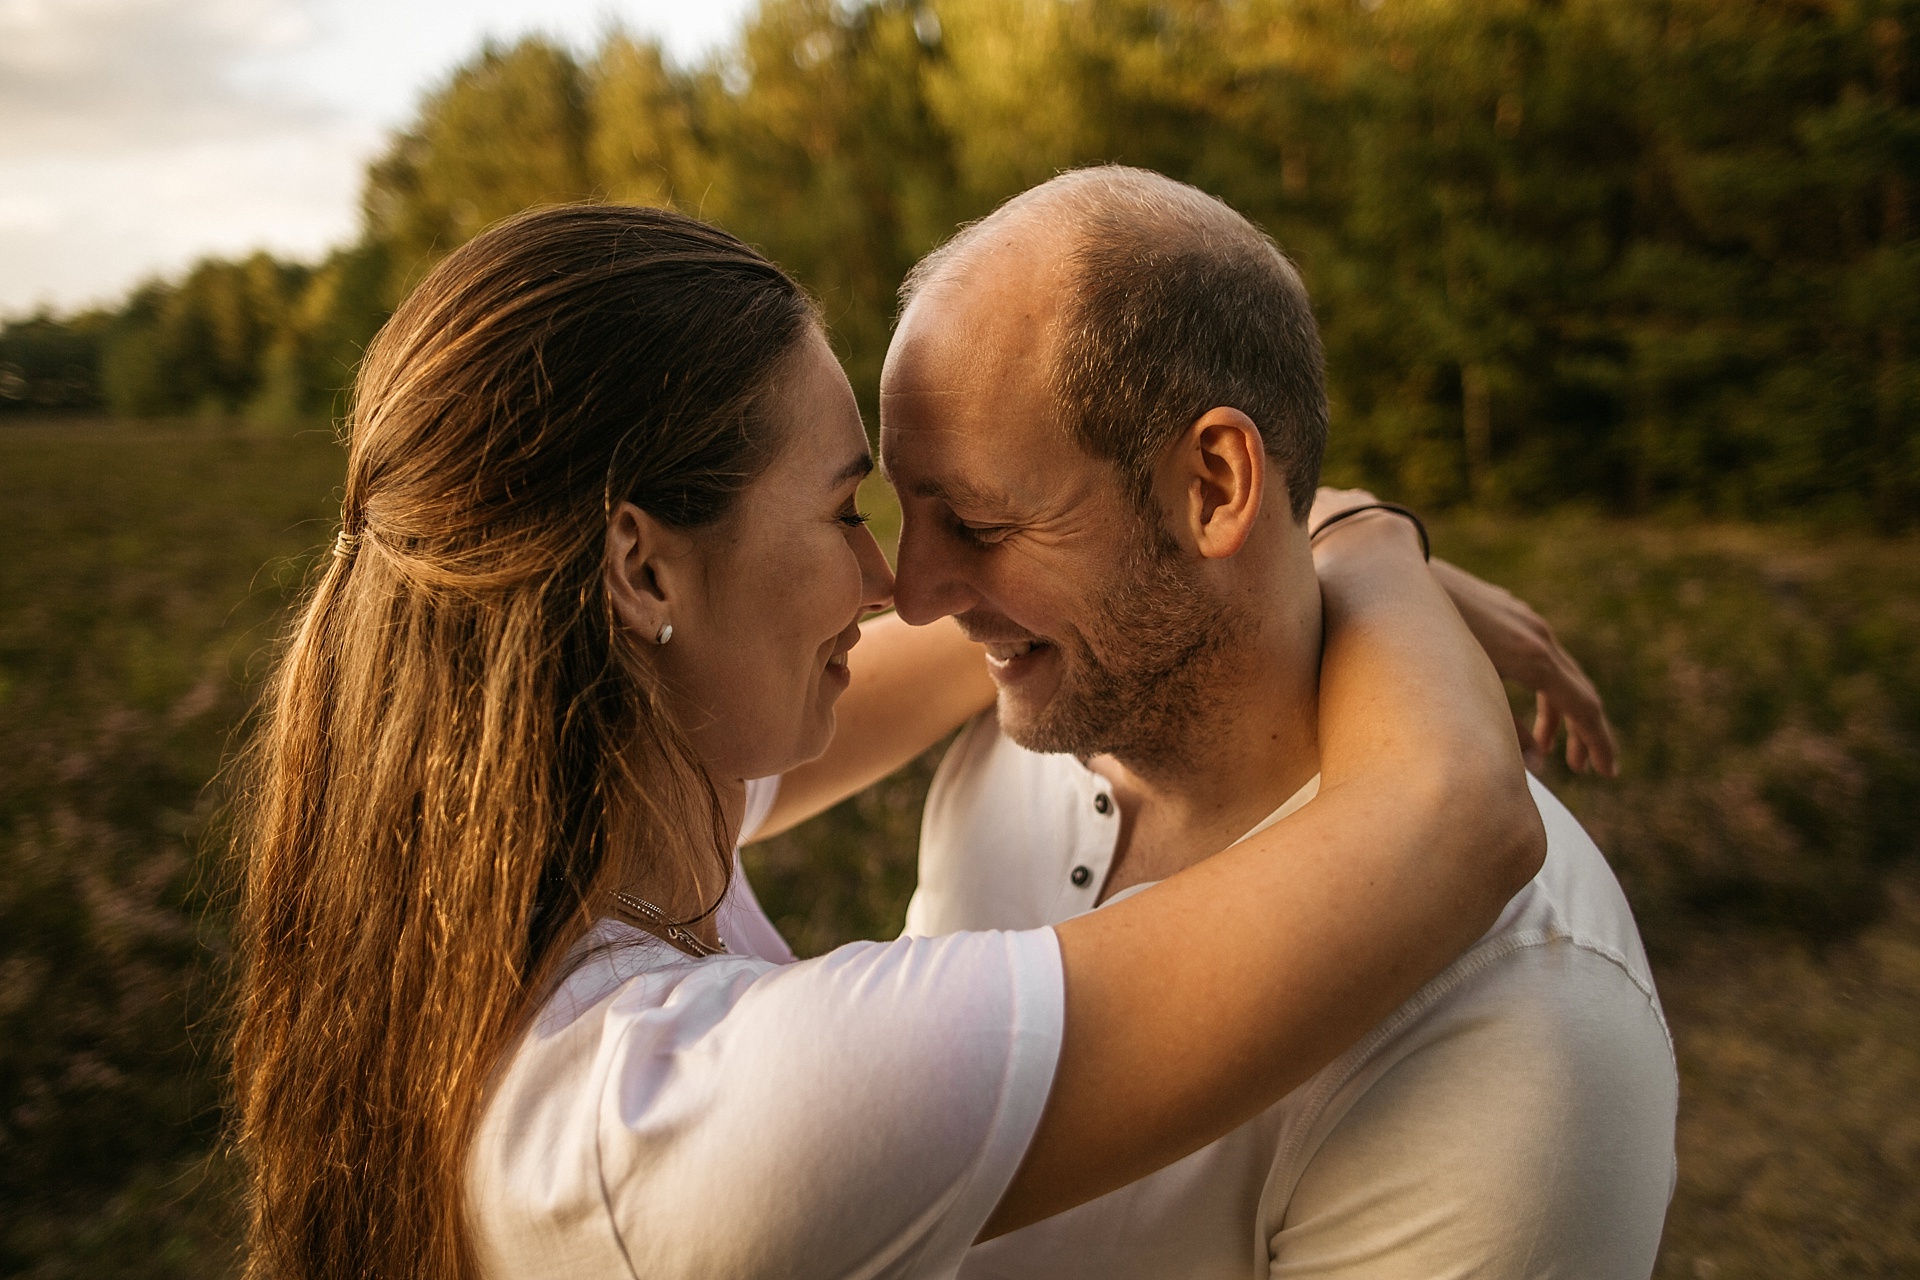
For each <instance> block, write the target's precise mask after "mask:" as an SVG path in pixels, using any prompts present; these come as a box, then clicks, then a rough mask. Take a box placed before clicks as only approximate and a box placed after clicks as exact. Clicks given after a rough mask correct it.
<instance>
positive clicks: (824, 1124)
mask: <svg viewBox="0 0 1920 1280" xmlns="http://www.w3.org/2000/svg"><path fill="white" fill-rule="evenodd" d="M759 800H765V804H763V805H762V808H761V812H762V813H764V811H765V806H766V805H770V803H771V801H770V800H766V799H765V797H764V795H755V794H752V793H750V804H749V807H750V809H751V808H752V805H753V803H754V802H755V801H759ZM750 914H757V908H756V909H755V911H754V912H753V913H750ZM760 918H761V920H762V921H763V922H764V916H761V917H760ZM738 927H739V921H738V919H737V918H736V919H735V921H734V923H733V925H732V926H728V925H726V923H725V922H723V932H727V933H728V935H729V936H728V941H729V944H730V945H731V944H732V943H733V942H734V941H735V940H736V938H735V936H734V931H736V930H737V929H738ZM766 927H767V928H768V929H771V926H770V925H768V926H766ZM776 937H777V935H776ZM582 954H583V956H584V958H583V960H582V962H581V963H580V964H579V966H578V967H577V968H576V969H575V970H574V971H573V972H572V973H571V975H570V976H569V977H568V978H567V979H566V980H565V981H564V982H563V983H562V984H561V985H560V987H559V988H558V990H557V991H556V992H555V994H554V995H553V996H552V998H551V999H549V1000H548V1002H547V1003H546V1005H545V1007H544V1008H543V1009H542V1011H541V1012H540V1014H539V1016H538V1017H537V1019H536V1020H535V1022H534V1023H533V1025H532V1027H531V1028H530V1029H529V1031H528V1032H527V1034H526V1036H525V1038H524V1039H523V1041H522V1042H521V1044H520V1045H519V1047H518V1048H517V1049H516V1050H515V1051H514V1053H513V1054H512V1055H511V1057H510V1059H509V1060H508V1062H507V1064H506V1066H505V1068H504V1070H503V1073H502V1076H501V1078H500V1080H499V1082H498V1084H497V1086H496V1088H495V1091H494V1093H493V1095H492V1096H491V1098H490V1099H489V1102H488V1104H487V1107H486V1110H485V1112H484V1114H483V1116H482V1118H481V1122H480V1124H479V1126H478V1129H477V1131H476V1134H475V1137H474V1142H473V1148H472V1151H471V1153H470V1155H469V1164H468V1177H467V1189H468V1198H469V1205H470V1210H471V1217H470V1221H471V1222H472V1224H473V1227H474V1231H475V1237H476V1240H475V1243H476V1246H477V1250H478V1253H479V1257H480V1261H481V1270H482V1273H483V1274H485V1275H487V1276H491V1277H497V1278H499V1280H546V1278H549V1277H551V1278H552V1280H562V1278H563V1277H564V1278H565V1280H603V1278H604V1280H614V1278H616V1277H618V1278H619V1280H632V1278H633V1277H645V1278H646V1280H672V1278H675V1277H689V1278H697V1280H726V1278H729V1277H742V1278H745V1277H780V1278H781V1280H808V1278H810V1277H819V1278H820V1280H827V1278H829V1277H833V1278H835V1280H838V1278H841V1277H855V1276H858V1277H945V1276H951V1275H952V1274H954V1272H955V1269H956V1268H957V1267H958V1266H959V1264H960V1260H961V1258H962V1257H963V1256H964V1254H965V1252H966V1249H967V1246H968V1245H969V1244H970V1243H971V1242H972V1240H973V1238H974V1237H975V1236H976V1235H978V1234H979V1232H980V1228H981V1227H982V1226H983V1225H984V1224H985V1223H986V1220H987V1218H988V1217H989V1216H990V1215H991V1214H992V1212H993V1209H994V1206H995V1205H997V1204H998V1203H999V1201H1000V1197H1001V1195H1002V1194H1003V1193H1004V1192H1005V1190H1006V1187H1007V1185H1008V1184H1009V1183H1010V1182H1011V1181H1012V1178H1013V1174H1014V1172H1015V1170H1016V1169H1017V1168H1018V1166H1019V1163H1020V1160H1021V1157H1022V1156H1023V1155H1024V1154H1025V1152H1026V1149H1027V1144H1028V1143H1029V1142H1030V1141H1031V1139H1032V1137H1033V1131H1034V1127H1035V1126H1036V1125H1037V1124H1038V1123H1039V1119H1040V1113H1041V1110H1042V1108H1043V1107H1044V1105H1045V1103H1046V1099H1047V1093H1048V1090H1049V1089H1050V1088H1051V1086H1052V1081H1053V1070H1054V1065H1055V1062H1056V1060H1057V1058H1058V1056H1059V1050H1060V1032H1061V1025H1062V1018H1063V1008H1064V997H1063V991H1062V985H1061V970H1060V952H1059V945H1058V943H1057V941H1056V939H1055V938H1054V935H1053V931H1052V930H1051V929H1044V928H1043V929H1035V930H1028V931H1024V932H1016V933H1007V932H979V933H966V934H958V935H955V936H952V937H945V938H901V939H899V940H897V941H895V942H892V943H885V944H883V943H854V944H852V945H850V946H845V947H841V948H839V949H838V950H836V951H833V952H831V953H829V954H827V955H825V956H821V957H818V958H817V959H813V960H806V961H800V962H797V963H791V964H780V963H777V962H775V961H773V960H769V959H763V958H760V957H758V956H753V955H719V956H711V957H708V958H706V959H702V960H695V959H692V958H690V957H688V956H685V955H683V954H681V953H680V952H679V951H676V950H674V949H673V948H672V947H669V946H668V945H667V944H665V943H663V942H660V941H658V940H657V939H655V938H653V937H652V936H651V935H649V934H646V933H643V932H641V931H639V930H636V929H632V928H629V927H627V926H626V925H623V924H620V923H617V922H614V921H610V920H609V921H602V922H601V923H600V924H599V925H597V926H596V927H595V929H594V930H593V932H592V933H591V935H590V936H589V938H588V940H587V943H586V944H585V949H584V950H583V953H582Z"/></svg>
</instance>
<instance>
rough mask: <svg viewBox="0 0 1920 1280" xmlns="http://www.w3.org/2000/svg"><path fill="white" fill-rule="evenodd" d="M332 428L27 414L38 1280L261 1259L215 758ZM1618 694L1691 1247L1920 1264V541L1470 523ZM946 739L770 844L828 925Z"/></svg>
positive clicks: (7, 1259) (20, 980)
mask: <svg viewBox="0 0 1920 1280" xmlns="http://www.w3.org/2000/svg"><path fill="white" fill-rule="evenodd" d="M339 469H340V455H339V451H338V449H337V447H336V446H335V444H334V443H333V441H332V438H331V436H330V435H329V433H327V432H326V431H324V430H317V431H312V432H308V433H304V434H294V433H289V432H285V431H275V432H257V433H245V432H237V431H231V430H216V429H212V428H162V427H156V426H152V425H137V426H134V425H118V424H104V423H103V424H93V425H71V424H60V425H20V426H8V427H6V428H5V429H4V430H0V513H3V514H4V520H0V761H4V767H0V1274H5V1275H22V1276H33V1277H48V1278H51V1277H67V1276H74V1277H79V1276H87V1277H119V1276H125V1277H134V1276H139V1277H162V1276H181V1277H187V1276H192V1277H206V1276H218V1275H221V1274H223V1273H225V1272H227V1271H228V1270H230V1269H231V1266H232V1261H233V1255H232V1250H231V1243H230V1242H231V1240H232V1222H231V1216H230V1212H229V1207H228V1206H229V1197H230V1193H231V1187H232V1177H231V1171H230V1169H229V1168H228V1167H227V1166H226V1165H225V1164H224V1163H223V1162H222V1161H221V1160H220V1159H219V1157H218V1156H217V1154H216V1153H217V1150H218V1138H219V1133H220V1126H221V1113H220V1041H221V1035H222V1013H221V999H220V993H221V991H222V988H223V984H224V982H225V981H226V979H227V973H226V970H225V968H224V965H225V958H226V952H225V950H224V947H223V923H222V922H223V906H222V896H221V891H220V890H221V883H222V880H221V875H222V868H221V866H220V861H219V857H220V855H219V842H218V839H217V830H218V828H217V823H216V822H215V821H214V796H215V795H216V794H217V791H216V790H215V789H213V788H210V787H209V782H210V780H212V779H213V778H214V777H215V774H216V771H217V769H218V766H219V762H220V759H221V756H222V753H223V751H224V750H225V748H226V746H227V744H228V743H229V742H230V740H231V738H232V735H233V733H234V732H235V730H236V727H237V726H239V725H240V724H241V723H242V721H243V719H244V716H245V713H246V708H247V706H248V702H249V698H250V696H251V692H252V690H253V688H254V687H255V685H256V683H257V681H258V679H259V677H260V675H261V673H262V669H263V664H264V649H265V647H266V646H267V645H268V644H269V642H270V640H271V637H272V635H273V632H274V627H275V623H276V618H277V617H278V616H279V614H280V611H281V610H282V609H283V607H284V605H285V603H286V602H287V600H288V599H289V598H290V597H291V596H292V595H293V594H294V593H295V592H296V591H297V590H298V587H299V584H300V582H301V580H302V577H303V574H304V573H305V571H306V568H307V566H308V564H309V563H310V561H311V557H312V556H313V555H314V554H316V552H317V551H318V550H319V549H321V548H322V547H324V546H325V545H326V543H327V541H328V540H329V539H330V537H331V533H332V528H331V523H330V515H329V511H330V508H331V507H332V506H333V504H334V502H335V500H336V485H337V482H338V474H339ZM1436 541H1437V544H1438V549H1439V551H1440V553H1441V554H1443V555H1446V556H1448V557H1450V558H1452V559H1455V560H1456V561H1458V562H1459V563H1461V564H1463V565H1465V566H1467V567H1468V568H1470V569H1473V570H1475V571H1477V572H1480V573H1482V574H1484V575H1486V576H1488V577H1490V578H1492V579H1493V580H1495V581H1497V582H1500V583H1502V584H1504V585H1506V586H1509V587H1511V588H1513V589H1514V590H1516V591H1518V592H1519V593H1520V594H1521V595H1523V596H1525V597H1526V598H1527V599H1529V600H1531V601H1532V602H1533V603H1534V604H1535V605H1536V606H1538V607H1539V608H1540V609H1541V611H1542V612H1543V613H1545V614H1546V615H1547V616H1548V617H1549V618H1550V619H1551V620H1552V621H1553V622H1554V623H1555V624H1556V626H1557V627H1558V628H1559V629H1560V631H1561V633H1562V635H1563V636H1564V637H1565V638H1566V640H1567V643H1568V644H1569V646H1570V647H1571V648H1572V649H1573V651H1574V652H1575V653H1576V654H1577V655H1578V656H1579V657H1580V659H1581V660H1582V661H1583V662H1584V663H1585V664H1586V665H1587V667H1588V669H1589V671H1590V672H1591V673H1592V675H1593V676H1594V678H1595V680H1596V681H1597V682H1598V684H1599V685H1600V687H1601V689H1602V690H1603V692H1604V693H1605V694H1606V696H1607V698H1608V703H1609V706H1610V708H1611V710H1612V712H1613V715H1614V719H1615V723H1616V725H1617V726H1618V728H1619V730H1620V734H1621V737H1622V742H1623V748H1624V753H1623V771H1622V776H1621V777H1620V778H1619V779H1618V780H1615V781H1594V780H1585V779H1570V778H1568V777H1566V776H1565V775H1564V773H1555V774H1551V775H1550V776H1549V781H1550V782H1551V783H1552V784H1553V785H1554V786H1555V787H1556V788H1557V789H1558V790H1559V791H1560V792H1561V794H1562V795H1563V796H1565V797H1566V799H1567V801H1568V803H1569V804H1570V805H1571V806H1572V807H1573V808H1574V809H1575V811H1576V812H1577V813H1579V814H1580V815H1581V817H1582V818H1583V819H1584V820H1585V821H1586V822H1587V824H1588V825H1589V827H1590V828H1591V829H1592V831H1593V832H1594V834H1595V836H1596V838H1598V840H1599V841H1600V844H1601V846H1602V847H1603V848H1604V849H1605V850H1606V851H1607V853H1608V855H1609V856H1610V857H1611V858H1612V860H1613V862H1614V865H1615V867H1616V868H1617V870H1618V871H1619V873H1620V876H1621V879H1622V881H1623V882H1624V883H1625V885H1626V887H1627V890H1628V893H1629V895H1630V896H1631V897H1632V899H1633V901H1634V904H1635V907H1636V909H1637V910H1638V912H1639V913H1640V917H1641V920H1642V923H1643V927H1644V929H1645V932H1646V935H1647V939H1648V943H1649V946H1650V948H1651V950H1652V953H1653V956H1654V962H1655V966H1656V970H1657V973H1658V975H1659V980H1660V983H1661V990H1662V994H1663V996H1664V998H1665V1000H1666V1004H1667V1009H1668V1013H1669V1016H1670V1019H1671V1021H1672V1024H1673V1029H1674V1033H1675V1038H1676V1041H1677V1046H1678V1051H1679V1054H1680V1066H1681V1081H1682V1112H1681V1129H1680V1185H1679V1188H1678V1190H1677V1192H1676V1194H1675V1198H1674V1202H1673V1209H1672V1212H1671V1214H1670V1217H1669V1220H1668V1228H1667V1244H1666V1247H1665V1251H1664V1254H1663V1257H1662V1262H1661V1268H1660V1274H1661V1275H1662V1276H1672V1277H1689V1278H1703V1277H1716V1276H1719V1277H1728V1278H1732V1277H1744V1276H1768V1277H1800V1276H1807V1277H1812V1276H1835V1275H1839V1276H1905V1275H1913V1274H1916V1273H1920V1196H1917V1195H1916V1194H1915V1188H1916V1186H1920V1108H1916V1107H1915V1106H1914V1103H1913V1100H1914V1099H1915V1098H1916V1097H1920V858H1916V856H1915V854H1916V844H1917V843H1920V840H1917V839H1916V833H1917V832H1920V652H1916V651H1917V650H1920V542H1916V541H1915V540H1913V539H1911V538H1908V539H1904V540H1898V541H1885V540H1874V539H1870V538H1867V537H1864V536H1862V535H1859V534H1857V533H1849V534H1845V535H1835V536H1827V535H1824V534H1822V533H1820V532H1819V531H1817V530H1813V529H1804V528H1771V527H1759V526H1751V525H1742V526H1729V525H1717V524H1703V523H1698V522H1687V521H1684V520H1680V519H1677V518H1673V519H1660V520H1648V521H1639V522H1623V521H1619V520H1612V519H1603V518H1599V517H1595V516H1583V515H1564V514H1563V515H1554V516H1549V517H1541V518H1519V517H1514V516H1495V515H1463V514H1456V515H1453V516H1449V517H1447V518H1445V519H1442V520H1439V521H1437V522H1436ZM930 767H931V762H930V761H923V762H921V764H920V765H919V766H917V767H916V768H915V769H914V770H910V771H908V772H907V773H906V774H903V775H902V776H900V777H897V778H895V779H893V780H890V781H888V782H887V783H884V784H882V785H881V786H879V787H876V788H874V789H873V790H872V791H870V792H868V793H866V794H864V795H862V796H859V797H856V798H855V799H853V800H851V801H848V802H847V803H846V804H844V805H842V806H840V807H839V808H838V809H836V810H834V811H833V812H832V813H830V814H828V815H826V816H824V817H822V818H820V819H819V820H817V821H815V822H814V823H811V824H809V825H808V826H806V827H804V828H801V829H799V830H797V831H795V832H792V833H790V834H788V835H786V836H783V837H781V838H779V839H777V840H774V841H771V842H769V843H767V844H765V845H762V846H758V847H756V848H755V849H753V850H750V851H749V852H750V866H751V869H752V871H753V873H754V876H755V879H756V883H757V884H758V886H759V887H760V889H761V893H762V897H763V900H764V901H765V902H766V904H767V906H768V908H769V910H770V911H771V912H772V913H773V914H774V915H775V917H776V918H777V920H778V921H779V923H780V924H781V926H782V928H783V929H785V930H786V932H787V934H788V936H789V937H790V938H791V939H792V940H793V941H794V943H795V945H796V947H797V948H798V949H799V950H800V951H801V952H802V953H803V954H811V953H816V952H819V951H822V950H825V949H827V948H829V947H831V946H833V945H835V944H836V943H838V942H841V941H844V940H846V939H849V938H855V937H882V936H887V935H888V934H890V933H891V932H892V931H894V930H896V929H897V928H898V926H899V923H900V920H901V915H902V912H903V909H904V906H905V901H906V897H907V894H908V893H909V892H910V890H911V887H912V882H913V845H914V839H915V833H916V830H917V822H918V805H919V800H920V796H921V794H922V791H923V790H924V787H925V780H926V776H927V773H928V771H929V769H930Z"/></svg>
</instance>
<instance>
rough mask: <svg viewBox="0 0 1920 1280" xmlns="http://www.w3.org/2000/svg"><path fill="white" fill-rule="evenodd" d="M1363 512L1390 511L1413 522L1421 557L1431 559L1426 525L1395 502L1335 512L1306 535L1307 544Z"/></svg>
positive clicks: (1364, 503)
mask: <svg viewBox="0 0 1920 1280" xmlns="http://www.w3.org/2000/svg"><path fill="white" fill-rule="evenodd" d="M1363 511H1391V512H1393V514H1395V515H1397V516H1405V517H1406V518H1407V519H1409V520H1411V521H1413V527H1414V528H1415V529H1416V530H1418V531H1419V533H1420V554H1421V556H1422V557H1423V558H1425V559H1428V560H1431V559H1433V543H1432V542H1431V541H1429V540H1428V538H1427V526H1426V523H1425V522H1424V521H1422V520H1421V519H1420V517H1419V516H1417V515H1415V514H1413V512H1412V511H1410V510H1408V509H1407V508H1406V507H1403V506H1401V505H1400V504H1399V503H1397V502H1363V503H1361V504H1360V505H1359V506H1357V507H1348V508H1347V509H1346V510H1345V511H1337V512H1335V513H1334V514H1332V515H1330V516H1328V517H1327V518H1326V519H1325V520H1322V521H1321V522H1320V527H1319V528H1318V529H1315V530H1314V531H1313V532H1312V533H1309V534H1308V535H1307V542H1308V543H1310V544H1311V543H1313V542H1317V541H1318V540H1319V538H1320V535H1321V534H1323V533H1325V532H1326V531H1327V530H1329V529H1331V528H1333V526H1335V525H1337V524H1339V523H1340V522H1341V521H1342V520H1345V519H1346V518H1347V517H1348V516H1357V515H1359V514H1360V513H1361V512H1363Z"/></svg>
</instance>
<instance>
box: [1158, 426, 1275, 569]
mask: <svg viewBox="0 0 1920 1280" xmlns="http://www.w3.org/2000/svg"><path fill="white" fill-rule="evenodd" d="M1266 483H1267V450H1266V444H1265V442H1264V441H1263V440H1261V438H1260V428H1259V427H1257V426H1255V425H1254V423H1253V419H1252V418H1249V417H1248V416H1247V415H1246V414H1244V413H1242V412H1240V410H1238V409H1230V408H1227V407H1225V406H1221V407H1219V408H1214V409H1209V410H1207V411H1206V412H1205V413H1204V414H1202V415H1200V417H1198V418H1197V419H1195V420H1194V423H1193V425H1192V426H1190V427H1188V428H1187V430H1186V433H1185V434H1184V435H1182V436H1181V437H1180V439H1179V440H1177V441H1176V442H1175V443H1174V445H1173V447H1172V448H1171V449H1169V450H1167V452H1166V453H1165V454H1164V455H1163V456H1162V458H1161V460H1160V466H1159V467H1158V468H1157V473H1156V475H1155V477H1154V488H1155V490H1156V492H1157V494H1158V496H1159V498H1160V503H1161V508H1162V510H1164V511H1165V512H1166V513H1167V516H1168V522H1169V525H1170V527H1171V528H1172V530H1173V533H1174V536H1175V538H1176V539H1177V540H1178V541H1179V542H1180V543H1181V544H1182V545H1184V546H1185V547H1187V548H1188V549H1189V550H1191V551H1194V552H1196V553H1198V554H1199V555H1201V556H1202V557H1204V558H1206V559H1209V560H1224V559H1226V558H1227V557H1228V556H1231V555H1234V554H1235V553H1237V552H1238V551H1239V550H1240V548H1241V547H1242V546H1244V545H1245V544H1246V541H1247V539H1248V538H1249V537H1250V536H1251V535H1252V533H1253V526H1254V522H1255V521H1256V520H1258V519H1259V516H1260V503H1261V499H1262V497H1263V495H1264V494H1265V492H1266Z"/></svg>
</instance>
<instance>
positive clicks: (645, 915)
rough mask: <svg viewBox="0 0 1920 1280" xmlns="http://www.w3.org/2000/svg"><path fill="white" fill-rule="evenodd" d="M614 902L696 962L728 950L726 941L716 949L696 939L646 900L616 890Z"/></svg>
mask: <svg viewBox="0 0 1920 1280" xmlns="http://www.w3.org/2000/svg"><path fill="white" fill-rule="evenodd" d="M613 900H614V901H615V902H616V903H618V904H619V905H620V906H623V907H625V908H626V909H627V910H628V911H629V912H631V913H632V914H634V915H636V916H639V917H640V918H641V919H642V920H645V921H646V922H647V923H648V924H650V925H652V926H653V927H654V928H656V929H658V930H659V931H660V932H661V933H664V934H665V935H666V936H667V941H668V942H671V943H672V944H673V945H674V946H676V947H678V948H680V949H681V950H682V951H685V952H686V953H687V954H689V955H691V956H692V957H693V958H694V959H696V960H702V959H705V958H706V957H707V956H717V955H722V954H724V953H725V952H726V950H727V944H726V943H725V942H724V941H723V942H721V944H720V945H719V946H717V947H715V946H710V945H709V944H707V943H706V942H704V941H702V940H701V939H699V938H697V937H695V936H694V935H693V934H692V933H690V932H688V931H687V930H686V929H685V928H683V927H681V926H680V925H677V924H675V923H674V922H673V921H672V920H670V919H668V918H667V913H666V912H664V911H662V910H661V909H660V908H658V907H656V906H654V905H653V904H652V903H651V902H648V901H647V900H646V899H645V898H637V897H635V896H634V895H633V894H631V893H626V892H623V891H621V890H618V889H616V890H614V894H613Z"/></svg>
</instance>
